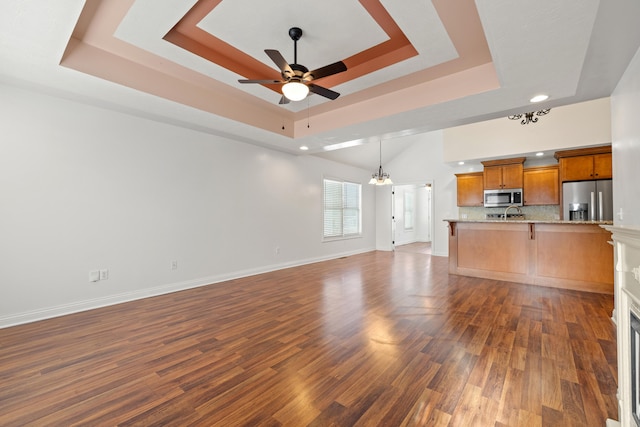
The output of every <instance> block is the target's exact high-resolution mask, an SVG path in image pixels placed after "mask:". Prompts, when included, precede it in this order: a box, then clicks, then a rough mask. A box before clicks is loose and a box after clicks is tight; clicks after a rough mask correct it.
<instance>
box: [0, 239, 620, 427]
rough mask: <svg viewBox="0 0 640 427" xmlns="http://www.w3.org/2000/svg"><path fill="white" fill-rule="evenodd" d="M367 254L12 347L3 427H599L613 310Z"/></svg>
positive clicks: (119, 310) (180, 298) (587, 296)
mask: <svg viewBox="0 0 640 427" xmlns="http://www.w3.org/2000/svg"><path fill="white" fill-rule="evenodd" d="M447 270H448V265H447V259H446V258H442V257H431V256H428V255H424V254H421V253H411V252H401V251H400V252H395V253H394V252H371V253H367V254H362V255H357V256H351V257H347V258H343V259H338V260H334V261H328V262H322V263H317V264H311V265H307V266H302V267H296V268H291V269H286V270H281V271H276V272H272V273H267V274H261V275H257V276H253V277H248V278H243V279H238V280H233V281H229V282H225V283H220V284H214V285H211V286H207V287H202V288H197V289H193V290H188V291H183V292H178V293H174V294H170V295H164V296H159V297H155V298H149V299H145V300H141V301H134V302H131V303H126V304H120V305H117V306H112V307H107V308H102V309H97V310H93V311H88V312H84V313H77V314H73V315H69V316H64V317H60V318H55V319H50V320H46V321H41V322H36V323H32V324H27V325H21V326H16V327H12V328H6V329H2V330H0V425H2V426H28V425H33V426H72V425H83V426H86V425H88V426H94V425H95V426H112V425H123V426H133V425H138V426H154V425H157V426H186V425H201V426H235V425H247V426H262V425H264V426H281V425H282V426H307V425H308V426H355V425H358V426H402V425H411V426H417V425H424V426H518V427H520V426H529V425H531V426H545V427H547V426H580V427H583V426H600V427H602V426H604V423H605V419H606V418H607V417H611V418H616V417H617V403H616V398H615V393H616V346H615V327H614V325H613V324H612V322H611V320H610V315H611V310H612V308H613V307H612V306H613V299H612V296H610V295H600V294H591V293H581V292H575V291H563V290H558V289H551V288H543V287H535V286H529V285H521V284H515V283H507V282H498V281H493V280H483V279H474V278H468V277H462V276H453V275H449V274H448V273H447Z"/></svg>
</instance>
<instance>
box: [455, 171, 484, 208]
mask: <svg viewBox="0 0 640 427" xmlns="http://www.w3.org/2000/svg"><path fill="white" fill-rule="evenodd" d="M456 182H457V187H458V206H482V205H483V203H484V187H483V174H482V172H472V173H457V174H456Z"/></svg>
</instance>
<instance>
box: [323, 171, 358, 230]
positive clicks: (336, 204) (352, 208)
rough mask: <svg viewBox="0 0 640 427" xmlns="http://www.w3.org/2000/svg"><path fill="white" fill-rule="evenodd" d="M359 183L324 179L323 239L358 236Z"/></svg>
mask: <svg viewBox="0 0 640 427" xmlns="http://www.w3.org/2000/svg"><path fill="white" fill-rule="evenodd" d="M360 189H361V185H360V184H354V183H353V182H342V181H336V180H332V179H325V180H324V220H323V222H324V227H323V229H324V232H323V237H324V238H325V239H333V238H341V237H353V236H359V235H360V234H361V232H362V227H361V213H360Z"/></svg>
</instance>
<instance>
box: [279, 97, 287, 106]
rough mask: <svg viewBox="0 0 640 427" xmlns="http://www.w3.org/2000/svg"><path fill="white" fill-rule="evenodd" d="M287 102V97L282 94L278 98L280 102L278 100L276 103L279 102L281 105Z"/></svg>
mask: <svg viewBox="0 0 640 427" xmlns="http://www.w3.org/2000/svg"><path fill="white" fill-rule="evenodd" d="M288 103H289V99H288V98H287V97H286V96H284V95H282V98H280V102H278V104H281V105H282V104H288Z"/></svg>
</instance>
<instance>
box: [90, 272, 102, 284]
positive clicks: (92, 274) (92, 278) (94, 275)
mask: <svg viewBox="0 0 640 427" xmlns="http://www.w3.org/2000/svg"><path fill="white" fill-rule="evenodd" d="M98 280H100V270H91V271H90V272H89V281H90V282H97V281H98Z"/></svg>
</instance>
